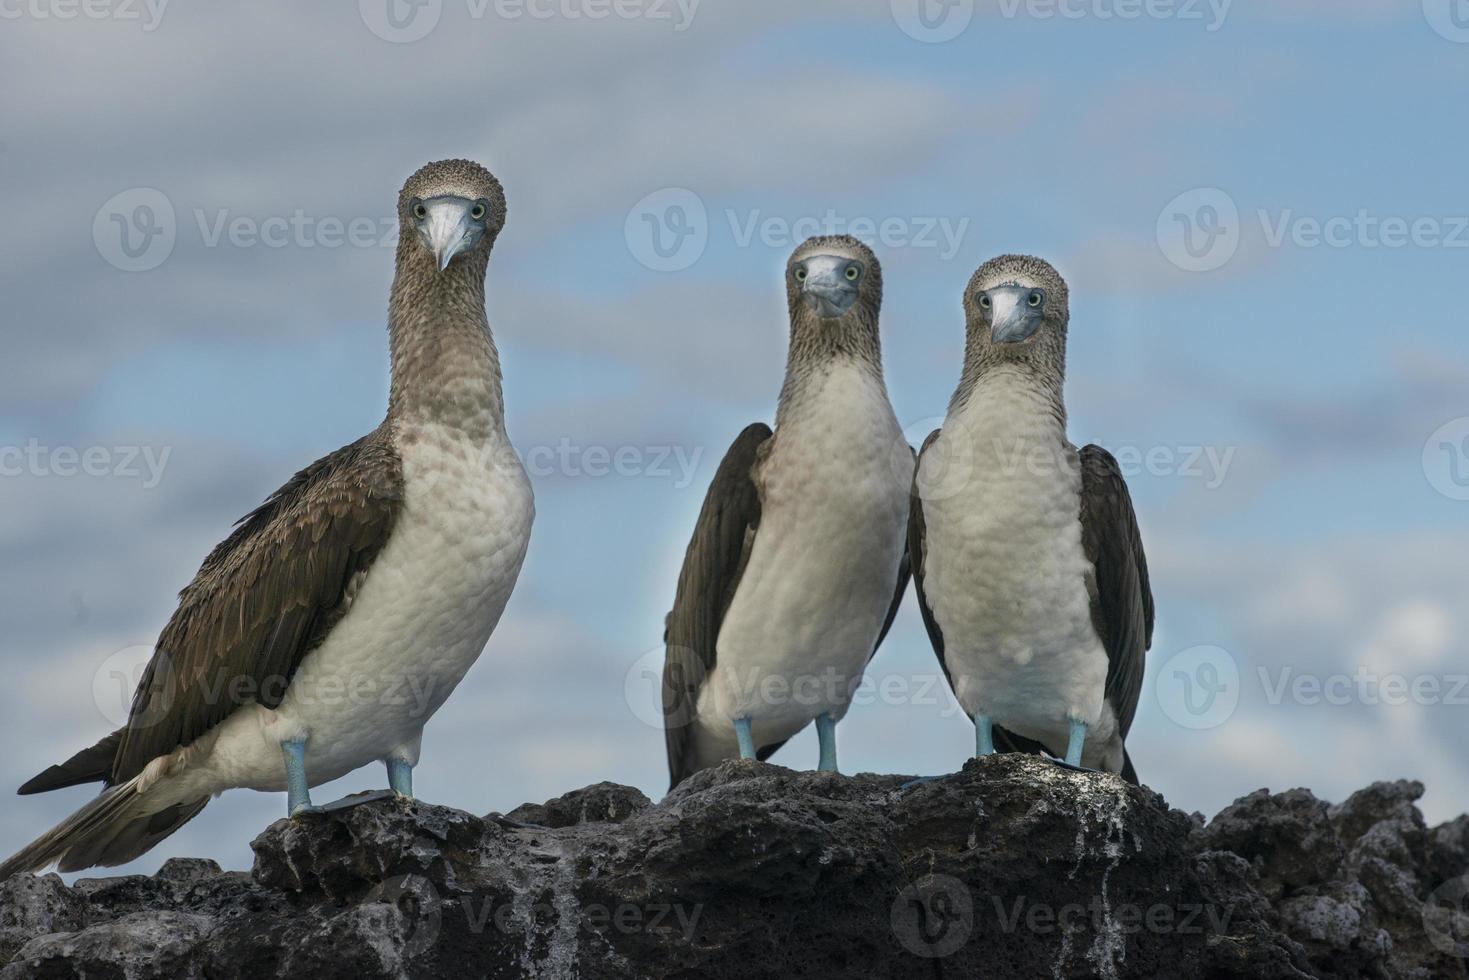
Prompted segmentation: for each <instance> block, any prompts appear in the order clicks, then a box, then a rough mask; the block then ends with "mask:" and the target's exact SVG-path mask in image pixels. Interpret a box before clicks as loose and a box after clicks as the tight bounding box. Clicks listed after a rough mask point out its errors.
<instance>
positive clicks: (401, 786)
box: [386, 759, 413, 800]
mask: <svg viewBox="0 0 1469 980" xmlns="http://www.w3.org/2000/svg"><path fill="white" fill-rule="evenodd" d="M386 765H387V767H388V788H389V789H391V790H392V791H393V792H394V793H397V794H398V795H399V796H403V797H407V798H408V799H410V800H411V799H413V767H412V766H410V765H409V764H408V763H406V762H404V761H403V760H402V759H388V760H387V761H386Z"/></svg>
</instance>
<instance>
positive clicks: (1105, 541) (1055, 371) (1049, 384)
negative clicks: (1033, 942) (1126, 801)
mask: <svg viewBox="0 0 1469 980" xmlns="http://www.w3.org/2000/svg"><path fill="white" fill-rule="evenodd" d="M1022 282H1023V283H1024V284H1027V285H1032V286H1038V287H1040V288H1041V289H1044V290H1045V294H1046V296H1045V315H1044V321H1043V323H1042V325H1041V327H1040V328H1039V329H1038V330H1037V331H1036V333H1035V334H1034V336H1033V337H1032V338H1031V339H1030V340H1029V341H1027V342H1025V343H1006V344H997V343H995V342H994V340H993V338H992V336H991V327H990V323H989V320H988V318H987V317H986V315H985V312H984V310H983V309H981V307H980V305H979V299H980V294H981V292H983V291H985V290H989V289H994V288H996V287H1001V286H1007V285H1017V284H1020V283H1022ZM964 311H965V333H966V344H965V353H964V369H963V374H962V376H961V378H960V381H959V386H958V388H957V390H956V391H955V392H954V396H953V399H952V400H951V402H950V405H949V421H947V422H946V423H945V426H946V428H945V429H942V430H935V431H934V432H933V433H932V434H930V435H929V437H928V438H927V439H926V440H924V443H923V448H922V450H920V452H919V459H920V471H919V474H915V484H914V491H913V503H912V506H911V507H910V509H909V516H908V522H909V523H908V552H909V556H910V559H911V562H912V570H913V582H914V587H915V589H916V591H917V593H918V599H919V610H920V612H921V614H922V616H923V622H924V625H925V627H926V628H927V630H928V635H929V639H930V640H931V641H932V644H933V648H934V653H935V654H936V655H937V656H938V660H939V665H940V666H941V668H942V669H943V670H944V673H945V676H946V677H948V679H949V683H950V686H951V687H954V689H955V691H956V693H957V692H958V691H959V687H958V686H956V683H955V678H954V676H953V673H952V671H951V669H950V667H951V665H950V664H949V663H948V660H947V659H946V657H945V646H946V643H945V637H944V632H943V629H942V627H941V626H940V624H939V622H938V620H937V618H936V617H935V615H934V611H933V607H932V604H931V602H930V598H929V596H928V595H927V593H926V591H925V589H926V585H927V577H928V576H927V573H928V568H927V556H928V553H929V551H930V549H931V547H932V542H929V541H928V540H927V535H928V530H929V529H928V527H927V525H926V522H925V516H924V500H923V493H922V492H921V488H922V486H923V483H924V480H923V477H922V473H923V469H922V467H923V461H924V460H925V459H926V458H927V455H926V454H928V453H929V451H930V450H931V449H932V448H933V447H934V444H935V443H936V442H938V440H939V436H940V433H941V432H947V431H948V426H949V423H950V422H952V421H953V420H954V419H955V418H956V417H958V416H959V414H960V413H961V412H962V410H963V409H964V408H965V406H966V405H967V404H968V402H969V400H970V398H971V397H972V396H973V395H974V392H975V389H976V386H977V385H979V384H980V382H981V380H982V379H985V378H986V377H987V376H991V375H996V374H1004V375H1005V376H1006V377H1008V378H1011V379H1012V383H1016V384H1020V385H1023V386H1024V387H1025V388H1026V389H1027V390H1030V391H1034V392H1036V393H1037V397H1036V399H1035V400H1034V402H1032V403H1031V404H1032V405H1033V406H1034V410H1035V411H1038V412H1042V413H1046V414H1049V416H1050V417H1051V418H1052V419H1054V421H1055V423H1056V429H1057V431H1058V432H1060V433H1064V432H1065V427H1066V404H1065V398H1064V393H1063V388H1064V383H1065V377H1066V333H1067V330H1068V327H1069V324H1070V318H1071V308H1070V295H1069V292H1068V290H1067V287H1066V281H1065V280H1064V279H1063V278H1062V277H1061V275H1060V273H1058V272H1057V271H1056V270H1055V269H1054V268H1053V267H1052V266H1051V265H1050V264H1049V263H1048V262H1045V261H1044V260H1042V259H1038V258H1034V257H1032V256H1027V255H1002V256H999V257H998V258H994V259H991V260H990V261H988V262H986V263H985V264H984V265H982V266H980V267H979V269H978V270H977V271H976V272H975V273H974V276H973V277H972V278H971V279H970V281H969V284H968V286H966V287H965V290H964ZM1016 376H1018V377H1019V378H1020V379H1023V380H1021V381H1018V382H1017V381H1014V377H1016ZM972 425H973V423H971V426H972ZM974 435H980V433H974ZM1060 442H1061V443H1062V444H1061V445H1057V446H1056V447H1054V448H1055V450H1056V451H1057V452H1059V453H1060V454H1061V458H1062V460H1063V461H1064V462H1065V463H1066V465H1068V466H1075V467H1076V468H1077V469H1078V470H1079V475H1080V481H1079V484H1080V486H1079V501H1078V513H1077V518H1078V521H1079V524H1080V528H1079V530H1080V538H1081V546H1082V552H1083V554H1084V555H1085V559H1086V562H1087V563H1088V565H1089V566H1090V574H1089V576H1088V579H1087V581H1086V582H1085V583H1078V587H1082V586H1084V587H1085V588H1086V589H1087V595H1088V599H1089V601H1090V614H1091V624H1092V628H1093V629H1094V630H1095V632H1096V635H1097V638H1098V639H1099V640H1100V641H1101V645H1102V648H1103V650H1104V651H1105V653H1106V656H1107V672H1106V680H1105V686H1104V692H1103V700H1104V703H1105V704H1106V705H1108V706H1110V708H1111V709H1112V711H1113V712H1115V715H1116V721H1117V728H1118V731H1119V732H1120V735H1121V737H1122V738H1123V739H1125V738H1126V735H1127V732H1128V730H1129V729H1130V728H1131V726H1132V720H1133V716H1134V714H1135V713H1136V710H1137V703H1138V698H1139V696H1140V694H1141V691H1142V680H1143V665H1144V660H1145V657H1146V653H1147V650H1148V648H1149V647H1150V646H1151V645H1152V640H1153V620H1154V609H1153V594H1152V589H1151V586H1150V584H1149V581H1148V565H1147V558H1146V556H1145V555H1144V553H1143V544H1142V535H1141V533H1140V532H1139V530H1138V524H1137V517H1136V515H1135V514H1134V512H1133V507H1132V499H1131V497H1130V495H1129V494H1128V490H1127V483H1126V481H1125V480H1124V479H1123V476H1122V472H1121V469H1120V468H1119V467H1118V465H1117V461H1116V460H1115V459H1113V457H1112V455H1111V454H1110V453H1108V452H1107V451H1106V450H1105V449H1103V448H1101V447H1100V446H1094V445H1089V446H1085V447H1083V448H1082V449H1081V450H1079V451H1078V450H1077V449H1076V448H1075V447H1073V446H1071V445H1070V444H1069V443H1067V442H1065V440H1064V438H1062V439H1061V440H1060ZM945 462H946V461H945V460H936V461H935V463H936V472H937V473H938V474H939V475H938V477H937V478H936V479H934V480H932V482H933V484H934V489H935V490H937V491H939V493H940V499H942V498H943V497H945V496H947V495H948V493H949V491H950V490H951V489H952V487H950V486H945V485H944V480H945V479H949V478H953V475H951V474H947V473H945V472H944V469H943V465H942V464H943V463H945ZM994 742H995V746H996V748H997V749H998V750H999V751H1019V752H1040V751H1042V750H1045V751H1049V752H1051V753H1052V754H1055V755H1059V754H1060V749H1061V748H1064V746H1059V747H1058V746H1056V745H1045V746H1043V745H1041V744H1040V743H1039V742H1036V741H1034V740H1032V739H1028V738H1023V737H1021V736H1019V735H1016V734H1015V733H1014V732H1011V731H1007V730H1006V729H1004V728H1003V727H1001V726H1000V725H999V724H996V726H995V728H994ZM1119 772H1120V774H1121V775H1122V776H1123V778H1125V779H1127V780H1128V781H1129V782H1133V783H1136V782H1137V781H1138V778H1137V773H1136V771H1135V770H1134V769H1133V765H1132V760H1131V758H1130V757H1129V756H1128V755H1127V752H1126V748H1125V747H1123V748H1122V751H1121V763H1120V767H1119Z"/></svg>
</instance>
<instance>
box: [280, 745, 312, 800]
mask: <svg viewBox="0 0 1469 980" xmlns="http://www.w3.org/2000/svg"><path fill="white" fill-rule="evenodd" d="M281 754H282V755H283V756H284V757H285V760H286V815H287V816H291V817H294V816H296V815H297V814H301V813H308V812H311V811H312V810H314V809H315V807H313V806H312V805H311V789H310V787H309V786H307V784H306V742H305V741H304V740H302V741H296V742H282V743H281Z"/></svg>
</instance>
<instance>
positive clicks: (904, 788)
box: [898, 776, 948, 793]
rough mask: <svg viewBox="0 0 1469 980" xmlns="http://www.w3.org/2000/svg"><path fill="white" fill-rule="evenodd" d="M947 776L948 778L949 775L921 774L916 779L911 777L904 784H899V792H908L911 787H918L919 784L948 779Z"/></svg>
mask: <svg viewBox="0 0 1469 980" xmlns="http://www.w3.org/2000/svg"><path fill="white" fill-rule="evenodd" d="M946 778H948V777H946V776H919V777H917V778H916V779H910V780H908V781H907V782H906V783H904V784H903V785H901V786H899V787H898V792H899V793H906V792H908V791H909V790H911V789H916V788H917V787H919V786H927V785H928V784H929V783H936V782H938V781H939V780H940V779H946Z"/></svg>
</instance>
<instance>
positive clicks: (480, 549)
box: [211, 422, 534, 790]
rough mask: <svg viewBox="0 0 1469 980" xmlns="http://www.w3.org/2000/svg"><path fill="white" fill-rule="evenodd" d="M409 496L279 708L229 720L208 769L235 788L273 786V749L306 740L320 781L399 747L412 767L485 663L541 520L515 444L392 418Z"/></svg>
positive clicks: (279, 780)
mask: <svg viewBox="0 0 1469 980" xmlns="http://www.w3.org/2000/svg"><path fill="white" fill-rule="evenodd" d="M394 443H395V446H396V448H397V449H398V452H399V455H400V457H401V459H402V465H403V484H404V499H403V505H402V509H401V512H400V514H399V516H398V519H397V522H396V524H395V526H394V528H393V532H392V535H391V536H390V538H389V540H388V542H387V544H386V545H385V546H384V548H383V550H382V551H381V552H380V553H379V555H378V557H377V560H376V561H375V562H374V563H373V565H372V566H371V568H370V569H369V570H368V572H367V574H366V576H365V578H364V579H363V581H362V583H361V587H360V589H359V591H358V592H357V594H356V596H355V598H354V599H353V600H352V605H351V608H350V610H349V611H348V612H347V614H346V616H345V617H343V619H342V620H341V622H340V623H338V624H337V626H336V628H335V629H333V630H332V631H331V633H330V634H329V635H328V636H327V638H326V640H325V641H324V642H323V643H322V645H321V646H320V647H319V648H318V649H317V650H316V651H315V652H313V653H311V654H309V655H308V656H307V657H306V659H305V660H304V661H303V662H302V664H301V667H300V669H299V670H298V671H297V673H296V676H295V678H294V679H293V680H292V682H291V685H290V688H289V690H288V692H287V695H286V698H285V700H284V701H283V702H282V703H281V705H280V707H279V708H278V709H277V710H276V711H268V710H266V709H263V708H259V707H255V708H252V709H247V710H242V711H238V712H236V713H235V715H233V716H231V718H230V719H229V720H228V721H227V722H226V724H225V725H224V726H221V732H220V738H219V740H218V741H217V743H216V746H215V749H214V751H213V752H212V753H211V768H214V769H215V770H217V771H218V774H219V776H220V777H221V779H222V780H223V781H225V782H227V783H228V784H230V785H243V786H251V787H253V788H256V789H264V790H279V789H281V788H283V786H284V782H283V777H282V773H281V762H280V751H279V748H278V745H279V743H280V741H281V740H282V739H283V738H285V737H289V738H301V737H304V738H305V739H306V740H307V757H306V765H307V772H308V775H309V777H310V779H311V782H312V784H313V785H314V784H316V783H320V782H324V781H327V780H330V779H334V778H337V777H339V776H342V775H344V774H346V773H347V772H350V771H351V770H353V769H356V768H358V767H359V766H362V765H365V764H367V763H369V762H372V761H374V760H377V759H381V758H383V757H384V756H385V755H387V754H388V753H392V752H398V753H401V754H403V755H405V756H407V757H408V758H409V759H410V761H413V762H416V761H417V757H418V742H419V739H420V737H421V734H422V731H423V726H424V725H425V723H427V721H428V719H429V718H430V717H431V716H432V715H433V714H434V712H435V711H437V710H438V709H439V707H440V706H442V705H443V703H444V701H445V700H446V699H447V698H448V697H449V695H450V694H451V693H452V692H453V690H454V688H455V686H457V685H458V683H459V681H460V680H461V679H462V678H463V677H464V675H465V673H466V672H467V671H468V670H469V668H470V666H471V665H472V664H473V663H474V662H475V660H476V659H478V657H479V655H480V653H481V651H482V650H483V649H484V646H485V643H486V641H487V640H488V639H489V636H490V633H491V632H492V631H493V630H494V628H495V625H496V624H497V623H498V622H499V619H500V614H501V613H502V612H503V611H504V609H505V604H506V602H507V601H508V600H509V598H510V593H511V590H512V589H513V588H514V586H515V581H516V578H517V576H518V575H519V573H520V567H521V563H522V561H523V560H524V558H525V552H526V546H527V544H528V542H529V538H530V528H531V522H532V519H533V517H534V504H533V501H532V495H531V488H530V483H529V480H528V479H527V478H526V475H525V471H524V469H523V468H522V467H521V464H520V462H519V460H518V459H517V458H516V457H515V455H514V453H513V452H512V451H511V450H510V448H509V446H508V443H505V442H503V440H497V441H496V442H494V443H493V444H491V445H488V446H487V445H484V444H477V443H475V442H473V441H471V440H469V439H467V438H466V437H465V436H464V435H463V433H462V432H460V431H458V430H457V429H454V428H452V427H446V426H439V425H431V424H407V423H402V422H400V423H397V424H396V427H395V429H394Z"/></svg>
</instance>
